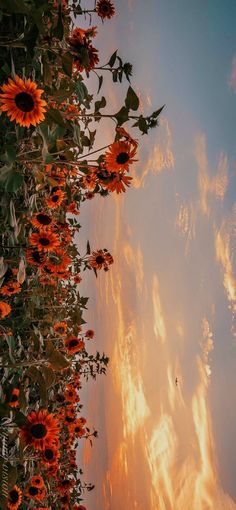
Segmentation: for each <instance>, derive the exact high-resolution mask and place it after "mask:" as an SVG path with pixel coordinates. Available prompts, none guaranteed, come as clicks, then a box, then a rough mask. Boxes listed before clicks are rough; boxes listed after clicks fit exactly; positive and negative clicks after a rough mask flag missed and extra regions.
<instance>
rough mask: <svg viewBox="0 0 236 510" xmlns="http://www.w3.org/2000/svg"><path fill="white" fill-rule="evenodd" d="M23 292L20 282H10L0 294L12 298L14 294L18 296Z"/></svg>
mask: <svg viewBox="0 0 236 510" xmlns="http://www.w3.org/2000/svg"><path fill="white" fill-rule="evenodd" d="M20 291H21V286H20V284H19V283H18V282H12V281H9V282H8V283H7V284H6V285H3V287H2V288H1V290H0V294H2V295H3V296H12V295H13V294H18V293H19V292H20Z"/></svg>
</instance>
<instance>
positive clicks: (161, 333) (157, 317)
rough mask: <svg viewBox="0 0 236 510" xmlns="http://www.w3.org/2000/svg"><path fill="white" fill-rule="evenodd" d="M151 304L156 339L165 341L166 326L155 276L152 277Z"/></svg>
mask: <svg viewBox="0 0 236 510" xmlns="http://www.w3.org/2000/svg"><path fill="white" fill-rule="evenodd" d="M152 304H153V317H154V320H153V329H154V333H155V336H156V338H157V339H158V340H159V339H160V340H161V342H165V341H166V326H165V319H164V315H163V310H162V304H161V298H160V289H159V282H158V277H157V275H154V276H153V284H152Z"/></svg>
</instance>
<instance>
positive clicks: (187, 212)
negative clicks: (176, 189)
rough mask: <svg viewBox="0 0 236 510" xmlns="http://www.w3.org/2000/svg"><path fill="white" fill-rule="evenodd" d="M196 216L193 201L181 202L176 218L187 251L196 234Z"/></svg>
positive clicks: (186, 251)
mask: <svg viewBox="0 0 236 510" xmlns="http://www.w3.org/2000/svg"><path fill="white" fill-rule="evenodd" d="M196 217H197V211H196V207H195V206H194V204H193V203H190V204H184V203H183V204H180V206H179V211H178V213H177V217H176V220H175V225H176V227H177V228H178V230H179V232H180V234H181V236H182V237H183V239H184V240H185V253H186V254H187V253H188V251H189V245H190V242H191V241H192V240H193V239H194V238H195V236H196V230H195V226H196Z"/></svg>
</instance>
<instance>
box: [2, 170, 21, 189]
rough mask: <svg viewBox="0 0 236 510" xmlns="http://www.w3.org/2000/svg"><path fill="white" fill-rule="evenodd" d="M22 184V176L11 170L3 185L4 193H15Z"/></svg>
mask: <svg viewBox="0 0 236 510" xmlns="http://www.w3.org/2000/svg"><path fill="white" fill-rule="evenodd" d="M23 182H24V177H23V175H21V174H19V173H18V172H15V171H14V170H12V171H11V172H9V174H8V177H7V179H6V181H5V183H4V188H5V191H9V192H10V193H16V191H18V189H19V188H21V186H22V184H23Z"/></svg>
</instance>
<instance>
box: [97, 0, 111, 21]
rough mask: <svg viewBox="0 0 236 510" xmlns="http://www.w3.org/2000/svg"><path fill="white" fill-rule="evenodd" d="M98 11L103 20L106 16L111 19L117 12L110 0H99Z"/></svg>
mask: <svg viewBox="0 0 236 510" xmlns="http://www.w3.org/2000/svg"><path fill="white" fill-rule="evenodd" d="M96 11H97V14H98V16H100V18H102V20H104V19H105V18H107V19H110V18H112V16H114V14H115V7H114V5H113V3H112V2H111V1H110V0H99V1H98V2H97V5H96Z"/></svg>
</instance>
